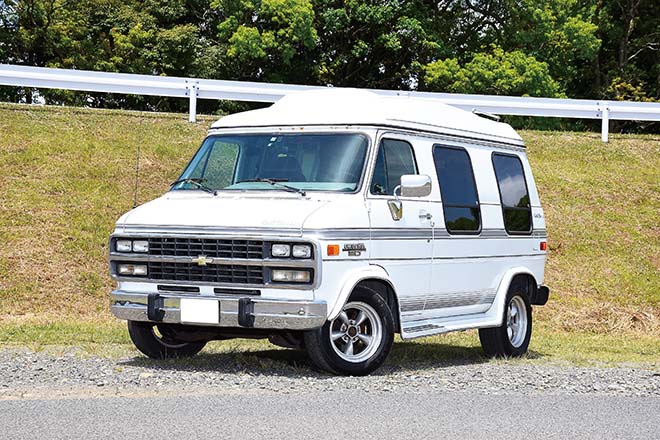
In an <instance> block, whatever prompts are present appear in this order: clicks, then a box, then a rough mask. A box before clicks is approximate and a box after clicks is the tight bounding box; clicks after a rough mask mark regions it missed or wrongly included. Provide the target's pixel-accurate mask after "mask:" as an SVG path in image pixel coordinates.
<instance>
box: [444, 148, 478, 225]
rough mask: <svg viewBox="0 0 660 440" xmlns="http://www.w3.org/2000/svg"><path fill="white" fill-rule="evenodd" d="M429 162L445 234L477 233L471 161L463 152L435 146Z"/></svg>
mask: <svg viewBox="0 0 660 440" xmlns="http://www.w3.org/2000/svg"><path fill="white" fill-rule="evenodd" d="M433 161H434V163H435V171H436V173H437V175H438V182H439V183H440V194H442V209H443V211H444V214H445V226H446V227H447V231H449V232H450V233H459V234H460V233H463V234H474V233H477V232H478V231H479V229H480V228H481V212H480V209H479V196H478V195H477V185H476V184H475V182H474V172H473V171H472V162H470V156H469V155H468V153H467V151H465V150H464V149H462V148H451V147H439V146H436V147H435V148H434V149H433Z"/></svg>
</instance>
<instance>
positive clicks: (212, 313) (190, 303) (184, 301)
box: [179, 298, 220, 325]
mask: <svg viewBox="0 0 660 440" xmlns="http://www.w3.org/2000/svg"><path fill="white" fill-rule="evenodd" d="M179 310H180V312H181V322H182V323H186V324H215V325H217V324H219V323H220V301H218V300H217V299H202V298H181V300H180V303H179Z"/></svg>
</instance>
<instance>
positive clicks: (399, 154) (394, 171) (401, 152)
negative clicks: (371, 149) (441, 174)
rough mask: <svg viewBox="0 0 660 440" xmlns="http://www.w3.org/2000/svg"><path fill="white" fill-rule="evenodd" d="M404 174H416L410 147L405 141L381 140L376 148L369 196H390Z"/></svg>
mask: <svg viewBox="0 0 660 440" xmlns="http://www.w3.org/2000/svg"><path fill="white" fill-rule="evenodd" d="M404 174H417V165H416V164H415V156H414V154H413V149H412V146H411V145H410V144H409V143H408V142H405V141H399V140H396V139H383V141H382V142H381V143H380V148H378V157H377V158H376V167H375V168H374V177H373V179H371V194H375V195H391V194H393V193H394V188H396V187H397V186H399V185H400V184H401V176H403V175H404Z"/></svg>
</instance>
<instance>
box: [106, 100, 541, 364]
mask: <svg viewBox="0 0 660 440" xmlns="http://www.w3.org/2000/svg"><path fill="white" fill-rule="evenodd" d="M109 249H110V270H111V274H112V276H113V277H114V278H115V279H116V280H117V282H118V285H117V289H116V290H114V291H113V292H112V294H111V310H112V313H113V314H114V315H115V316H116V317H118V318H120V319H125V320H127V321H128V329H129V333H130V336H131V338H132V340H133V342H134V343H135V345H136V347H137V348H138V349H139V350H140V351H141V352H142V353H144V354H146V355H147V356H149V357H153V358H164V357H173V356H174V357H181V356H192V355H194V354H196V353H198V352H199V351H200V350H201V349H202V348H203V347H204V345H205V344H206V342H207V341H209V340H214V339H228V338H236V337H238V338H269V339H270V341H271V342H272V343H274V344H277V345H280V346H284V347H291V348H305V349H306V350H307V352H308V353H309V356H310V358H311V360H312V361H313V362H314V364H315V365H317V366H318V367H319V368H321V369H324V370H327V371H329V372H333V373H339V374H352V375H361V374H368V373H370V372H372V371H373V370H375V369H376V368H378V367H379V366H380V365H382V363H383V362H384V361H385V359H386V357H387V355H388V353H389V352H390V349H391V347H392V341H393V338H394V334H395V333H398V334H400V335H401V338H403V339H412V338H418V337H421V336H429V335H435V334H440V333H446V332H451V331H456V330H465V329H472V328H477V329H479V337H480V340H481V344H482V346H483V348H484V350H485V352H486V353H487V354H488V355H491V356H520V355H522V354H524V353H525V352H526V351H527V347H528V345H529V341H530V337H531V334H532V305H543V304H545V303H546V301H547V299H548V294H549V290H548V288H547V287H545V286H543V284H542V283H543V273H544V265H545V259H546V230H545V222H544V217H543V210H542V209H541V205H540V202H539V196H538V194H537V191H536V186H535V184H534V179H533V177H532V170H531V169H530V166H529V162H528V160H527V156H526V154H525V147H524V144H523V141H522V140H521V138H520V136H518V135H517V134H516V132H515V131H514V130H513V129H512V128H511V127H510V126H509V125H506V124H503V123H499V122H495V121H493V120H490V119H486V118H483V117H479V116H477V115H475V114H473V113H469V112H466V111H462V110H458V109H456V108H453V107H450V106H446V105H442V104H438V103H435V102H432V101H428V100H422V99H413V98H405V97H382V96H379V95H375V94H373V93H370V92H366V91H359V90H338V89H334V90H333V89H328V90H321V91H311V92H304V93H298V94H292V95H288V96H286V97H284V98H282V99H281V100H280V101H278V102H277V103H276V104H274V105H272V106H271V107H269V108H266V109H262V110H254V111H249V112H244V113H238V114H233V115H230V116H226V117H223V118H222V119H220V120H219V121H217V122H216V123H214V124H213V125H212V127H211V129H210V131H209V133H208V136H207V137H206V139H205V140H204V142H203V143H202V146H201V147H200V149H199V150H198V151H197V153H196V154H195V155H194V157H193V158H192V160H191V161H190V163H189V164H188V166H187V167H186V168H185V170H184V171H183V173H182V174H181V177H180V178H179V179H178V180H177V181H176V182H174V183H173V184H172V187H171V190H170V191H169V192H167V193H166V194H165V195H163V196H162V197H160V198H158V199H156V200H153V201H151V202H149V203H146V204H144V205H142V206H140V207H138V208H136V209H134V210H132V211H130V212H128V213H127V214H125V215H123V216H122V217H121V218H120V219H119V221H118V222H117V225H116V229H115V231H114V233H113V234H112V237H111V239H110V245H109Z"/></svg>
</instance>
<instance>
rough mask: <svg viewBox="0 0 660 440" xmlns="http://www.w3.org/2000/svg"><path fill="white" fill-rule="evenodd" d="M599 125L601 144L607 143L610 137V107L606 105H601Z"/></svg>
mask: <svg viewBox="0 0 660 440" xmlns="http://www.w3.org/2000/svg"><path fill="white" fill-rule="evenodd" d="M600 115H601V125H600V138H601V139H602V140H603V142H605V143H607V142H609V139H610V137H609V135H610V133H609V132H610V107H609V106H608V105H607V103H606V102H605V103H603V105H602V106H601V110H600Z"/></svg>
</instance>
